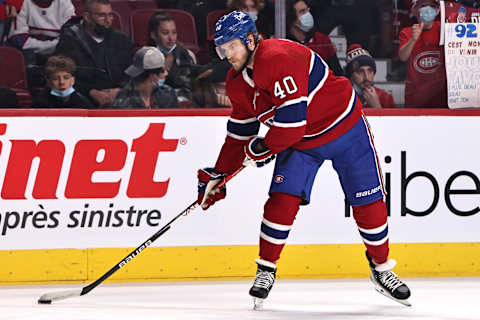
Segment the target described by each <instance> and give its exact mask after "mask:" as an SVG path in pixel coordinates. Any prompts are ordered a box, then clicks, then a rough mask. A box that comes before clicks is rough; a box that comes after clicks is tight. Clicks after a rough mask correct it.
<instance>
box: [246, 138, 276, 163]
mask: <svg viewBox="0 0 480 320" xmlns="http://www.w3.org/2000/svg"><path fill="white" fill-rule="evenodd" d="M244 151H245V160H243V165H244V166H248V165H252V166H256V167H257V168H261V167H263V166H264V165H266V164H267V163H269V162H270V161H272V160H273V159H275V154H274V153H272V152H271V151H270V149H268V147H267V145H266V144H265V142H264V141H263V138H260V137H252V138H250V139H249V140H248V142H247V144H246V145H245V148H244Z"/></svg>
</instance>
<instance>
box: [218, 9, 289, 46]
mask: <svg viewBox="0 0 480 320" xmlns="http://www.w3.org/2000/svg"><path fill="white" fill-rule="evenodd" d="M227 7H228V8H229V9H230V10H232V11H235V10H237V11H243V12H245V13H247V14H248V15H249V16H250V18H252V20H253V22H255V25H256V26H257V30H258V32H259V33H260V35H261V36H262V38H264V39H267V38H270V37H271V36H272V35H273V33H274V30H273V27H274V25H273V21H274V19H268V17H267V16H266V15H265V14H264V11H263V10H264V8H265V1H264V0H227ZM287 12H288V11H287Z"/></svg>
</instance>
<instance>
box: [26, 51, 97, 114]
mask: <svg viewBox="0 0 480 320" xmlns="http://www.w3.org/2000/svg"><path fill="white" fill-rule="evenodd" d="M75 70H76V65H75V62H73V60H72V59H70V58H68V57H64V56H51V57H49V58H48V60H47V62H46V63H45V77H46V78H47V87H45V88H44V89H43V90H42V91H41V92H40V93H38V94H37V96H36V97H35V100H34V101H33V107H36V108H92V107H93V104H92V103H91V102H90V100H88V99H87V98H86V97H85V96H83V95H82V94H81V93H79V92H78V91H75V88H74V87H73V85H74V84H75V76H74V74H75Z"/></svg>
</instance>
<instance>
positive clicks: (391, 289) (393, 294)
mask: <svg viewBox="0 0 480 320" xmlns="http://www.w3.org/2000/svg"><path fill="white" fill-rule="evenodd" d="M366 254H367V259H368V262H369V265H370V269H371V270H372V273H371V274H370V280H371V281H372V283H373V285H374V286H375V290H377V291H378V292H380V293H381V294H383V295H384V296H386V297H388V298H390V299H392V300H395V301H397V302H399V303H401V304H403V305H405V306H408V307H411V306H412V305H411V304H410V302H409V301H408V298H409V297H410V289H409V288H408V287H407V285H406V284H405V283H403V282H402V281H401V280H400V279H399V278H398V277H397V275H396V274H395V273H394V272H393V271H392V269H393V267H395V264H396V261H395V260H392V259H389V260H387V262H385V263H382V264H379V265H377V264H375V263H374V262H373V260H372V258H370V256H369V255H368V252H367V253H366Z"/></svg>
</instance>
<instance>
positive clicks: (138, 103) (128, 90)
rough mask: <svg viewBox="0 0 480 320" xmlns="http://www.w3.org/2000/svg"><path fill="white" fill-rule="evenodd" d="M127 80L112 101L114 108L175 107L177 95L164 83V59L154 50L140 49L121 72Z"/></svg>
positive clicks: (159, 52) (165, 71) (152, 48)
mask: <svg viewBox="0 0 480 320" xmlns="http://www.w3.org/2000/svg"><path fill="white" fill-rule="evenodd" d="M125 73H126V74H127V75H129V76H130V77H131V80H130V81H129V82H128V84H127V85H126V86H125V87H123V88H122V89H121V90H120V92H119V93H118V94H117V96H116V97H115V100H114V101H113V107H116V108H129V109H130V108H146V109H158V108H177V107H178V103H177V96H176V95H175V91H173V89H172V88H171V87H169V86H168V85H166V84H165V78H166V77H167V74H168V72H167V70H166V69H165V57H164V56H163V53H162V52H161V51H160V50H158V49H157V48H155V47H143V48H141V49H139V50H138V51H137V53H136V54H135V58H134V61H133V64H132V65H131V66H130V67H128V68H127V69H126V70H125Z"/></svg>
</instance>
